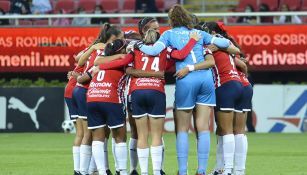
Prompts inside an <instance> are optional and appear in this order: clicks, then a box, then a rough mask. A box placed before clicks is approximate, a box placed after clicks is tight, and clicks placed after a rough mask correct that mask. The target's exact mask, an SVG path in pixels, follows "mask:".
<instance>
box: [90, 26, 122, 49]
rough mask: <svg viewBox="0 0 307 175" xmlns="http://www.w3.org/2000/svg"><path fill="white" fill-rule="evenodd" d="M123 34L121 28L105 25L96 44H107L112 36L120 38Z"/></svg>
mask: <svg viewBox="0 0 307 175" xmlns="http://www.w3.org/2000/svg"><path fill="white" fill-rule="evenodd" d="M121 33H122V31H121V30H120V29H119V27H117V26H114V25H110V24H109V23H105V24H104V25H103V27H102V29H101V30H100V33H99V35H98V37H97V39H96V40H95V42H94V44H96V43H106V42H107V41H108V40H109V39H110V38H111V36H112V35H115V36H118V35H120V34H121Z"/></svg>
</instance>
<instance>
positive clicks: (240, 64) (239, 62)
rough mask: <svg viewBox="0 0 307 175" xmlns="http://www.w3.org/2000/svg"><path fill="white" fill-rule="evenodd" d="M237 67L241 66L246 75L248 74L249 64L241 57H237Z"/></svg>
mask: <svg viewBox="0 0 307 175" xmlns="http://www.w3.org/2000/svg"><path fill="white" fill-rule="evenodd" d="M235 64H236V67H237V68H239V69H240V70H241V71H242V72H243V73H244V74H245V75H247V70H248V69H247V65H246V64H245V63H244V62H243V61H242V60H240V59H239V58H236V59H235Z"/></svg>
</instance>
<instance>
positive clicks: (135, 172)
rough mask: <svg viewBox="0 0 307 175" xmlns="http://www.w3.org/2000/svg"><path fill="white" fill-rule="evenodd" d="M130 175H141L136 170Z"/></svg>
mask: <svg viewBox="0 0 307 175" xmlns="http://www.w3.org/2000/svg"><path fill="white" fill-rule="evenodd" d="M130 175H139V173H138V172H137V171H136V170H133V171H131V173H130Z"/></svg>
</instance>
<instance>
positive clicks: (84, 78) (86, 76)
mask: <svg viewBox="0 0 307 175" xmlns="http://www.w3.org/2000/svg"><path fill="white" fill-rule="evenodd" d="M91 80H92V75H91V73H90V72H86V73H84V74H80V75H79V76H78V77H77V82H78V83H81V84H85V83H88V82H90V81H91Z"/></svg>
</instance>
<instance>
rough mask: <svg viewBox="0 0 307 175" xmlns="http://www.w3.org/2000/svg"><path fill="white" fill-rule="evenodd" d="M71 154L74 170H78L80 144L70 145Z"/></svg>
mask: <svg viewBox="0 0 307 175" xmlns="http://www.w3.org/2000/svg"><path fill="white" fill-rule="evenodd" d="M72 155H73V159H74V171H78V172H79V171H80V146H73V147H72Z"/></svg>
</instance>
